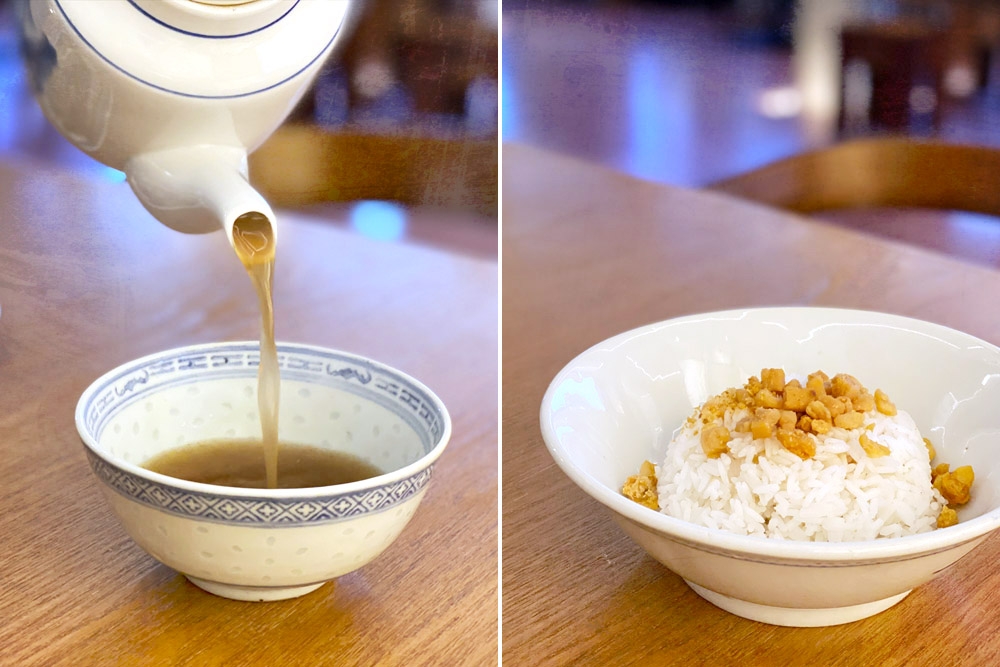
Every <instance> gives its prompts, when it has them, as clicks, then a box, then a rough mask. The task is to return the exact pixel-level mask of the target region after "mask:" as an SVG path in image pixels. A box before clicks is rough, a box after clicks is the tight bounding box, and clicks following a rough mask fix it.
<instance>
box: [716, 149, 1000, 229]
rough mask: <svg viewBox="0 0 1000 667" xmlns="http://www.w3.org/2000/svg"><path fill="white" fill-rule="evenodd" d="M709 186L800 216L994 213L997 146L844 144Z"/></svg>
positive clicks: (999, 196) (998, 210)
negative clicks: (889, 211)
mask: <svg viewBox="0 0 1000 667" xmlns="http://www.w3.org/2000/svg"><path fill="white" fill-rule="evenodd" d="M709 189H712V190H716V191H718V192H725V193H727V194H730V195H734V196H736V197H741V198H743V199H749V200H752V201H757V202H761V203H764V204H768V205H770V206H775V207H777V208H782V209H787V210H790V211H796V212H799V213H812V212H815V211H823V210H832V209H845V208H876V207H907V208H927V209H942V210H955V211H971V212H976V213H986V214H989V215H995V216H1000V149H997V148H989V147H984V146H962V145H954V144H944V143H937V142H926V141H916V140H913V139H903V138H877V139H862V140H856V141H847V142H844V143H841V144H838V145H835V146H832V147H830V148H826V149H822V150H818V151H814V152H810V153H804V154H801V155H796V156H793V157H790V158H787V159H784V160H779V161H778V162H774V163H772V164H769V165H765V166H763V167H761V168H759V169H755V170H752V171H749V172H746V173H744V174H740V175H738V176H735V177H733V178H729V179H725V180H722V181H719V182H717V183H714V184H712V185H710V186H709Z"/></svg>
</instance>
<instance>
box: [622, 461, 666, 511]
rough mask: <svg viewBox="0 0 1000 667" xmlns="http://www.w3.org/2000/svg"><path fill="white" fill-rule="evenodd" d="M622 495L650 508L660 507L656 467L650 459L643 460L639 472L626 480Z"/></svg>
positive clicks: (656, 508)
mask: <svg viewBox="0 0 1000 667" xmlns="http://www.w3.org/2000/svg"><path fill="white" fill-rule="evenodd" d="M622 495H623V496H625V497H626V498H628V499H629V500H634V501H635V502H637V503H639V504H640V505H642V506H644V507H648V508H649V509H653V510H658V509H660V502H659V499H658V497H657V493H656V467H655V466H654V465H653V464H652V463H651V462H649V461H643V462H642V465H641V466H640V467H639V474H638V475H632V476H631V477H629V478H628V479H627V480H625V485H624V486H622Z"/></svg>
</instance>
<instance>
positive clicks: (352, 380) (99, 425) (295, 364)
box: [83, 342, 444, 454]
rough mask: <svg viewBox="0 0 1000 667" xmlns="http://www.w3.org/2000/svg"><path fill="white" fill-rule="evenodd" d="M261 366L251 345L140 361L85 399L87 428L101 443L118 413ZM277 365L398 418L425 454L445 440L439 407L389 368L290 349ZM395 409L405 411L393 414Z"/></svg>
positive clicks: (249, 374)
mask: <svg viewBox="0 0 1000 667" xmlns="http://www.w3.org/2000/svg"><path fill="white" fill-rule="evenodd" d="M188 350H190V348H188ZM259 365H260V351H259V349H258V345H257V343H249V342H243V343H228V344H225V345H224V346H212V347H211V350H210V351H206V352H194V351H187V350H182V351H175V352H174V354H169V353H167V354H163V355H155V356H153V357H147V358H145V359H139V360H138V361H136V362H134V363H132V364H130V365H129V366H127V367H123V369H122V370H121V372H119V373H117V374H115V375H114V376H112V377H110V378H108V379H107V380H106V381H105V382H103V383H102V384H101V385H99V386H97V387H95V388H94V390H93V392H92V393H90V394H89V395H88V396H87V397H86V398H85V403H84V406H83V410H84V412H83V424H84V427H85V428H86V429H87V431H88V432H89V433H90V434H91V436H92V437H93V438H94V440H95V441H98V442H99V441H100V439H101V435H102V434H103V432H104V428H105V426H107V424H108V422H109V421H110V420H111V419H112V418H113V417H114V416H115V415H116V414H117V413H118V412H119V411H121V410H123V409H124V408H125V407H127V406H128V405H131V404H132V403H133V402H134V401H138V400H140V399H142V398H143V397H144V396H146V395H147V394H150V393H152V392H153V391H156V390H160V389H164V388H166V387H172V386H178V385H184V384H190V383H194V382H199V381H201V380H204V379H206V378H212V379H220V378H232V377H236V378H240V377H245V378H255V377H256V376H257V368H258V366H259ZM278 365H279V367H280V369H281V379H282V380H292V381H294V380H301V381H306V382H308V381H311V380H315V379H316V378H317V377H319V378H323V379H324V380H325V381H326V382H327V383H329V382H330V380H334V381H335V382H336V386H337V388H338V389H341V390H343V391H347V392H350V393H352V394H355V395H357V396H362V397H364V398H366V399H368V400H371V401H374V402H375V403H377V404H379V405H381V406H383V407H385V408H388V409H390V410H393V412H398V414H399V415H400V416H401V417H402V418H403V419H404V420H405V421H406V422H407V423H408V424H409V425H410V427H411V428H413V430H414V431H415V432H416V433H418V434H419V435H420V437H421V441H422V444H423V446H424V453H425V454H426V453H428V452H430V451H431V449H433V447H434V445H435V443H436V442H437V441H438V440H440V438H441V434H442V432H443V430H444V416H443V414H442V413H441V411H440V410H439V409H438V408H437V407H436V402H435V401H434V400H433V399H432V398H431V397H430V396H429V395H428V394H427V392H426V390H424V389H422V388H420V387H418V386H416V385H415V384H414V383H413V382H412V381H411V380H409V379H408V378H406V377H404V376H403V375H402V374H400V373H397V372H395V371H393V370H392V369H390V368H388V367H386V366H382V365H381V364H377V363H375V362H372V361H369V360H367V359H362V358H360V357H355V356H353V355H350V354H346V353H342V352H334V351H326V350H322V351H321V350H317V349H315V348H308V347H305V346H296V345H288V344H281V345H279V348H278ZM397 405H402V406H405V407H406V408H407V409H406V410H403V411H397V410H394V409H393V408H394V407H395V406H397Z"/></svg>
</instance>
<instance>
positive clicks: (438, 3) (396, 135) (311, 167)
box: [0, 0, 499, 260]
mask: <svg viewBox="0 0 1000 667" xmlns="http://www.w3.org/2000/svg"><path fill="white" fill-rule="evenodd" d="M16 4H17V3H15V2H12V0H0V119H2V122H0V159H15V160H20V161H27V162H34V163H37V164H39V165H49V166H57V167H59V168H64V169H68V170H71V171H73V172H75V173H78V174H80V175H81V176H83V177H85V178H97V179H103V180H111V181H124V175H123V174H122V173H121V172H118V171H116V170H112V169H109V168H107V167H104V166H103V165H101V164H99V163H97V162H95V161H94V160H92V159H90V158H88V157H87V156H86V155H84V154H83V153H82V152H80V151H79V150H77V149H76V148H74V147H73V146H72V145H71V144H70V143H69V142H68V141H66V140H65V139H63V137H62V136H61V135H59V133H58V132H57V131H56V130H55V129H53V128H52V127H51V126H50V125H49V123H48V121H47V120H46V119H45V117H44V116H43V115H42V113H41V111H40V110H39V108H38V106H37V104H36V103H35V101H34V99H33V98H32V96H31V93H30V90H29V88H28V84H27V82H26V80H25V76H24V72H23V71H22V66H21V63H20V59H19V54H18V38H17V33H16V29H15V26H16V21H15V11H16V9H17V8H16ZM363 7H364V11H363V13H362V15H361V17H360V19H359V21H358V23H357V25H356V27H355V30H354V32H353V33H352V34H351V36H350V38H349V39H348V40H347V41H346V43H345V44H344V45H343V46H344V48H343V49H342V50H341V51H340V52H339V54H336V55H335V56H334V58H333V59H331V60H330V61H329V62H328V63H327V65H326V66H325V68H324V70H323V72H322V74H321V75H320V76H319V78H318V79H317V81H316V83H315V85H314V87H313V88H312V90H310V91H309V92H308V93H307V94H306V96H305V97H304V98H303V99H302V101H301V103H300V104H299V105H298V107H297V108H296V109H295V111H294V112H293V114H292V116H291V117H290V118H289V120H288V121H287V122H286V123H285V125H284V126H283V127H282V128H281V129H279V131H278V132H276V133H275V135H274V136H273V137H272V138H271V139H270V140H269V141H268V142H267V144H265V145H264V146H263V147H261V149H259V150H258V151H257V152H256V153H254V154H253V155H252V156H251V164H250V168H251V180H252V181H253V182H254V184H255V186H257V187H258V188H259V189H260V190H261V191H262V192H263V193H264V194H265V196H267V197H268V199H269V200H270V201H271V203H272V205H274V206H276V207H282V208H294V209H297V210H302V211H305V212H307V213H309V214H311V215H314V216H317V217H321V218H323V219H324V220H326V221H328V222H329V223H330V224H334V225H340V226H343V227H344V228H347V229H351V230H353V231H356V232H358V233H362V234H366V235H368V236H371V237H374V238H378V239H383V240H386V241H396V240H412V241H416V242H420V243H426V244H431V245H435V246H439V247H443V248H446V249H449V250H454V251H456V252H461V253H465V254H470V255H473V256H478V257H485V258H491V259H493V260H496V257H497V201H498V189H497V174H498V168H497V154H498V149H497V142H498V136H497V132H498V57H497V53H498V48H499V36H498V26H499V2H498V0H366V3H365V5H364V6H363ZM358 164H365V166H366V167H368V166H370V165H374V166H377V169H375V170H372V169H368V168H366V169H356V168H352V166H356V165H358ZM123 187H125V186H124V185H123ZM149 224H154V223H153V222H152V221H150V223H149Z"/></svg>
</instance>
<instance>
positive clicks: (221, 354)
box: [78, 343, 449, 472]
mask: <svg viewBox="0 0 1000 667" xmlns="http://www.w3.org/2000/svg"><path fill="white" fill-rule="evenodd" d="M258 363H259V354H258V351H257V345H256V343H230V344H220V345H214V346H199V347H197V348H185V349H183V350H175V351H171V352H166V353H162V354H159V355H154V356H152V357H147V358H144V359H140V360H137V361H135V362H132V363H130V364H126V365H125V366H122V367H119V368H118V369H116V370H115V371H112V372H111V373H109V374H108V375H106V376H104V377H103V378H101V379H100V380H98V381H97V382H95V383H94V385H92V387H91V388H90V389H88V391H87V392H86V393H85V394H84V396H83V398H82V399H81V401H80V405H79V407H78V422H79V423H81V435H83V436H84V440H85V441H86V442H87V444H88V446H90V447H91V448H92V449H93V450H94V451H95V452H96V453H98V454H100V455H103V456H104V457H105V458H110V459H111V460H113V461H115V462H118V463H120V462H124V463H125V464H130V465H142V464H143V463H144V462H145V461H147V460H149V459H150V458H152V457H154V456H156V455H157V454H160V453H161V452H163V451H165V450H168V449H172V448H176V447H179V446H183V445H185V444H190V443H194V442H198V441H202V440H206V439H215V438H246V437H260V421H259V414H258V409H257V366H258ZM279 363H280V365H281V378H282V380H281V400H280V410H279V435H280V438H281V439H282V440H284V441H288V442H293V443H300V444H308V445H313V446H317V447H322V448H326V449H332V450H336V451H341V452H347V453H351V454H354V455H357V456H360V457H361V458H363V459H365V460H367V461H369V462H370V463H372V464H374V465H375V466H376V467H377V468H379V469H380V470H382V471H383V472H391V471H395V470H399V469H402V468H405V467H406V466H410V465H413V464H415V463H417V462H418V461H420V460H421V459H422V458H423V457H425V456H428V455H430V454H431V453H432V452H434V451H435V450H436V448H437V447H438V446H439V445H441V444H442V442H443V440H444V439H445V438H446V433H447V431H448V429H449V426H448V417H447V414H446V412H445V411H444V407H443V405H441V403H440V401H439V399H437V397H436V396H434V395H433V394H432V393H431V392H430V391H429V390H427V389H426V387H423V386H422V385H420V384H419V383H417V382H416V381H415V380H413V379H412V378H409V377H408V376H406V375H404V374H402V373H399V372H398V371H395V370H393V369H390V368H388V367H385V366H382V365H380V364H377V363H375V362H372V361H370V360H366V359H363V358H360V357H356V356H354V355H349V354H346V353H339V352H334V351H330V350H322V349H319V348H311V347H308V346H294V345H285V344H282V345H279Z"/></svg>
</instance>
